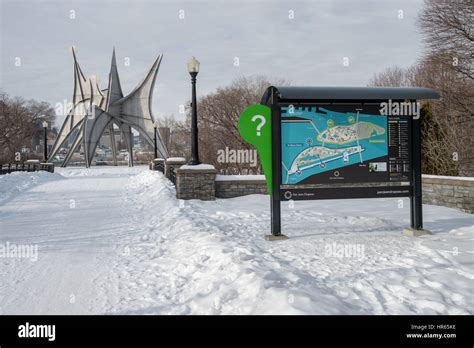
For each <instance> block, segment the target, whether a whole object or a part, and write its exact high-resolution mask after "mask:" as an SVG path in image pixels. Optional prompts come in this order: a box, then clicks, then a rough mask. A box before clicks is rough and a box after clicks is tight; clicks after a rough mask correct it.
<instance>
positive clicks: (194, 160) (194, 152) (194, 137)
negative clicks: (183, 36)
mask: <svg viewBox="0 0 474 348" xmlns="http://www.w3.org/2000/svg"><path fill="white" fill-rule="evenodd" d="M187 66H188V72H189V74H190V75H191V83H192V89H193V90H192V93H193V95H192V104H191V160H190V161H189V163H188V164H190V165H197V164H200V163H201V162H200V161H199V148H198V124H197V102H196V76H197V74H198V72H199V61H198V60H197V59H196V58H194V57H192V58H191V59H190V60H189V61H188V63H187Z"/></svg>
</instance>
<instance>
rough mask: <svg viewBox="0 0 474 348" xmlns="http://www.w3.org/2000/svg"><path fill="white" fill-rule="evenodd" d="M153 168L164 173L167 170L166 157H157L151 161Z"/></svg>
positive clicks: (151, 167)
mask: <svg viewBox="0 0 474 348" xmlns="http://www.w3.org/2000/svg"><path fill="white" fill-rule="evenodd" d="M150 169H151V170H158V171H160V172H162V173H164V172H165V159H164V158H155V159H154V160H153V161H151V162H150Z"/></svg>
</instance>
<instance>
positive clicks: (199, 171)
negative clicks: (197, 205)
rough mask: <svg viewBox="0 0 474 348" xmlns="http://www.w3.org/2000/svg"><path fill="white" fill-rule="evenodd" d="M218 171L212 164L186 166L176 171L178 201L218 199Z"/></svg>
mask: <svg viewBox="0 0 474 348" xmlns="http://www.w3.org/2000/svg"><path fill="white" fill-rule="evenodd" d="M216 174H217V170H216V169H215V168H214V166H212V165H210V164H199V165H195V166H190V165H184V166H182V167H180V168H178V169H177V170H176V197H177V198H178V199H200V200H203V201H213V200H215V199H216V187H215V183H216Z"/></svg>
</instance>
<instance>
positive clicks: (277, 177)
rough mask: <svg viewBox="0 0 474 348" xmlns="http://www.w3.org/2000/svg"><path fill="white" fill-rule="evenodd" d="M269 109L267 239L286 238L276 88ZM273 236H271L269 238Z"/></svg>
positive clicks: (279, 123) (279, 124)
mask: <svg viewBox="0 0 474 348" xmlns="http://www.w3.org/2000/svg"><path fill="white" fill-rule="evenodd" d="M271 93H272V94H271V110H272V159H273V160H272V177H273V180H272V195H271V220H272V221H271V232H272V234H271V236H266V238H267V239H270V240H271V239H286V238H287V237H286V236H284V235H282V234H281V201H280V183H281V143H280V142H281V140H280V139H281V121H280V116H281V115H280V107H279V105H278V94H277V90H276V88H272V92H271ZM271 237H273V238H271Z"/></svg>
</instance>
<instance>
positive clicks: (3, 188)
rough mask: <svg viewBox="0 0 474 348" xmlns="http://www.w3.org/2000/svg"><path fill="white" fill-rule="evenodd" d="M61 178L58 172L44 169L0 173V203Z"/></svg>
mask: <svg viewBox="0 0 474 348" xmlns="http://www.w3.org/2000/svg"><path fill="white" fill-rule="evenodd" d="M61 179H63V177H62V176H61V175H60V174H58V173H49V172H46V171H39V172H13V173H10V174H5V175H0V204H3V203H5V202H7V201H8V200H9V199H11V198H12V197H14V196H15V195H17V194H19V193H22V192H27V191H28V190H30V189H32V188H33V187H35V186H38V185H40V184H42V183H45V182H49V181H54V180H61Z"/></svg>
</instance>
